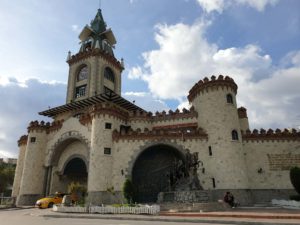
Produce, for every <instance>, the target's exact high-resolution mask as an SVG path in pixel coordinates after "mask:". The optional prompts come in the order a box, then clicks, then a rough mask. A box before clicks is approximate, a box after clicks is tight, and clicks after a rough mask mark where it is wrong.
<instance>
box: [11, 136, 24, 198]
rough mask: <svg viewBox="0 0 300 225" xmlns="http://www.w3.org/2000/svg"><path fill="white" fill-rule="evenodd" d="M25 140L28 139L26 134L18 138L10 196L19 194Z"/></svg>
mask: <svg viewBox="0 0 300 225" xmlns="http://www.w3.org/2000/svg"><path fill="white" fill-rule="evenodd" d="M27 141H28V136H27V135H23V136H22V137H20V139H19V140H18V146H19V157H18V162H17V167H16V172H15V178H14V185H13V190H12V194H11V196H12V197H17V196H18V195H19V191H20V185H21V178H22V173H23V167H24V159H25V151H26V146H27Z"/></svg>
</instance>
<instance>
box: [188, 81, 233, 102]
mask: <svg viewBox="0 0 300 225" xmlns="http://www.w3.org/2000/svg"><path fill="white" fill-rule="evenodd" d="M213 87H222V88H223V87H227V88H231V89H232V90H233V92H234V93H235V94H236V93H237V89H238V86H237V85H236V83H235V82H234V80H233V79H232V78H230V77H228V76H226V77H225V78H224V76H223V75H219V77H218V79H216V76H211V80H209V79H208V78H207V77H205V78H204V79H203V80H200V81H198V83H196V84H195V85H194V86H193V87H192V89H191V90H190V91H189V95H188V100H189V101H190V102H191V101H193V100H194V99H195V98H196V96H197V95H198V94H199V92H201V91H203V90H205V89H207V88H213Z"/></svg>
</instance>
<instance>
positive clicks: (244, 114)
mask: <svg viewBox="0 0 300 225" xmlns="http://www.w3.org/2000/svg"><path fill="white" fill-rule="evenodd" d="M238 115H239V118H240V119H243V118H248V115H247V109H246V108H244V107H240V108H238Z"/></svg>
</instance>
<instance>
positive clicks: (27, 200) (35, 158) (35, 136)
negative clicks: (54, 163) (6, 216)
mask: <svg viewBox="0 0 300 225" xmlns="http://www.w3.org/2000/svg"><path fill="white" fill-rule="evenodd" d="M47 128H48V125H47V124H45V123H44V122H43V121H42V122H40V123H39V122H38V121H34V122H31V123H30V124H29V126H28V141H27V145H26V150H25V159H24V165H23V173H22V179H21V183H20V191H19V197H18V199H17V205H33V204H35V202H36V200H37V199H39V198H41V197H42V196H43V195H44V188H45V184H44V181H45V168H44V159H45V146H46V141H47Z"/></svg>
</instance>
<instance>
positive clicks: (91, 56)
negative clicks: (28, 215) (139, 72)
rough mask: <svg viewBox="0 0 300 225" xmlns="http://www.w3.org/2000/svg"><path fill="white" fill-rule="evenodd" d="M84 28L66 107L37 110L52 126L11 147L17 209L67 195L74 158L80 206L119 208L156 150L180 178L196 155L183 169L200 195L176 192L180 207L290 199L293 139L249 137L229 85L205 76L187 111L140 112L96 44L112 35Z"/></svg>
mask: <svg viewBox="0 0 300 225" xmlns="http://www.w3.org/2000/svg"><path fill="white" fill-rule="evenodd" d="M101 19H102V15H101V11H98V14H97V15H96V17H95V19H94V21H93V22H92V23H93V24H101V23H100V22H101V21H100V22H99V21H98V20H101ZM93 24H92V25H91V27H93V29H95V32H94V33H96V34H97V29H96V28H95V26H94V25H93ZM102 26H103V25H102ZM91 27H90V28H84V30H83V32H82V33H81V35H80V37H82V38H83V37H85V38H86V40H85V41H83V42H82V47H81V50H80V52H79V53H77V54H75V55H74V56H72V55H70V54H69V56H68V61H67V62H68V64H69V66H70V70H69V80H68V89H67V99H66V104H65V105H63V106H59V107H56V108H53V109H49V110H46V111H43V112H41V113H40V114H42V115H45V116H49V117H52V118H53V122H52V123H45V122H43V121H42V122H38V121H34V122H31V123H30V124H29V127H28V135H26V136H22V137H21V138H20V140H19V142H18V144H19V148H20V153H19V160H18V164H17V168H16V175H15V181H14V187H13V193H12V195H13V196H14V197H17V204H19V205H26V204H33V203H34V202H35V201H36V200H37V198H39V197H40V196H43V195H47V194H50V193H55V192H56V191H60V192H66V191H67V185H68V184H69V183H70V182H71V181H72V179H73V178H72V177H71V178H72V179H71V178H70V176H69V175H70V174H68V173H67V172H66V171H68V170H69V169H70V168H73V167H72V165H71V163H70V162H72V160H73V159H79V160H82V162H84V164H85V168H86V169H83V170H86V171H82V172H86V173H87V177H84V178H83V179H81V181H82V182H85V184H86V185H87V190H88V201H89V202H91V203H92V204H101V203H108V202H120V201H123V199H122V198H123V197H122V186H123V184H124V182H125V180H126V179H127V178H132V175H133V172H134V170H135V169H138V168H136V167H135V165H136V163H137V161H139V160H141V159H142V157H145V156H144V155H145V154H144V153H145V152H147V151H150V150H151V151H152V152H155V151H156V150H157V149H164V148H168V149H169V150H170V151H173V152H174V154H175V153H176V157H177V159H176V160H177V161H178V160H179V161H180V160H182V161H183V162H181V163H184V167H182V168H184V169H185V170H184V171H183V172H185V173H186V171H187V168H188V167H189V165H188V162H189V161H188V156H189V155H195V154H196V155H197V156H198V159H199V160H198V161H197V165H191V166H190V168H192V169H193V176H196V177H197V179H198V180H199V181H200V185H201V187H202V188H203V189H204V192H203V191H202V192H189V194H184V193H185V192H182V193H181V194H180V193H179V192H178V193H179V194H178V193H177V194H176V196H177V198H179V199H181V200H180V201H184V200H182V199H184V196H187V199H188V200H187V201H190V199H194V198H195V199H197V196H198V197H199V196H200V197H201V196H202V197H203V195H201V194H199V195H195V196H196V197H195V196H194V194H195V193H207V196H208V197H207V196H206V195H205V198H209V199H211V201H216V200H217V199H220V198H222V195H223V194H224V192H225V191H228V190H230V191H232V192H233V194H234V195H235V196H236V197H237V199H238V200H239V201H240V202H241V203H242V204H252V203H254V202H260V201H269V200H271V199H272V198H275V197H288V195H289V194H293V193H294V191H293V187H292V185H291V183H290V181H289V169H290V167H291V166H300V133H299V132H297V131H296V130H291V131H289V130H286V129H285V130H283V131H281V130H278V129H277V130H276V131H272V130H268V131H265V130H261V131H260V132H259V131H258V130H253V131H250V130H249V122H248V118H247V110H246V108H243V107H242V108H237V105H236V95H237V88H238V87H237V84H236V83H235V82H234V81H233V80H232V79H231V78H229V77H227V76H226V77H224V76H222V75H220V76H218V77H215V76H212V77H211V79H208V78H204V79H203V80H200V81H199V82H198V83H196V84H195V85H194V87H192V89H191V90H190V92H189V95H188V99H189V101H190V103H191V105H192V107H191V108H190V109H189V110H187V109H184V110H183V111H182V112H179V110H176V111H172V110H170V111H169V112H165V111H163V112H156V113H154V114H153V113H151V112H146V111H145V110H143V109H141V108H139V107H137V106H136V105H134V104H132V103H130V102H128V101H127V100H125V99H123V98H122V97H120V93H121V72H122V70H123V63H122V61H121V62H119V61H118V60H117V59H116V58H115V57H114V56H113V54H112V53H111V52H110V51H107V50H106V49H107V46H106V45H105V44H106V43H108V42H111V44H112V45H113V44H114V42H113V40H114V38H112V36H111V33H109V32H111V30H109V29H108V30H106V31H105V32H104V33H103V32H102V33H99V36H97V37H95V36H93V38H92V37H90V36H89V35H91V34H90V33H89V29H92V28H91ZM102 28H103V27H102ZM105 29H106V27H105ZM99 30H101V29H100V28H99ZM108 33H109V34H110V35H107V36H105V35H106V34H108ZM97 38H98V39H97ZM90 40H92V42H89V41H90ZM101 40H102V42H101ZM100 42H101V43H102V44H103V43H104V44H103V45H101V43H100ZM86 46H89V47H86ZM101 46H104V47H105V46H106V47H105V48H104V47H103V48H102V47H101ZM83 66H87V68H88V70H87V71H88V72H87V73H88V77H87V78H86V79H84V80H78V77H77V76H78V74H79V73H80V69H81V68H83ZM106 68H110V71H112V72H113V75H114V77H113V79H107V76H106V75H104V73H105V70H106ZM78 82H79V83H78ZM80 85H81V86H82V85H86V86H85V92H84V95H75V92H76V91H77V90H78V89H77V88H78V87H79V86H80ZM78 96H79V97H78ZM153 154H154V153H153ZM154 155H155V154H154ZM176 160H175V161H176ZM177 161H176V162H177ZM73 169H74V168H73ZM158 169H163V168H158ZM154 172H155V171H154ZM154 172H153V173H154ZM164 172H166V169H165V170H164ZM167 175H168V176H165V179H170V182H171V178H170V176H171V173H169V174H167ZM173 175H174V174H173ZM184 176H185V179H182V177H181V180H180V179H179V180H177V183H180V182H181V184H180V185H181V186H182V185H184V184H183V183H184V182H183V181H186V182H189V181H190V180H189V179H188V175H187V174H185V175H184ZM190 177H191V175H190ZM179 181H180V182H179ZM169 189H172V188H171V184H170V188H169ZM111 190H113V191H111ZM161 191H168V190H165V189H163V188H161ZM202 197H201V198H202Z"/></svg>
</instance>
